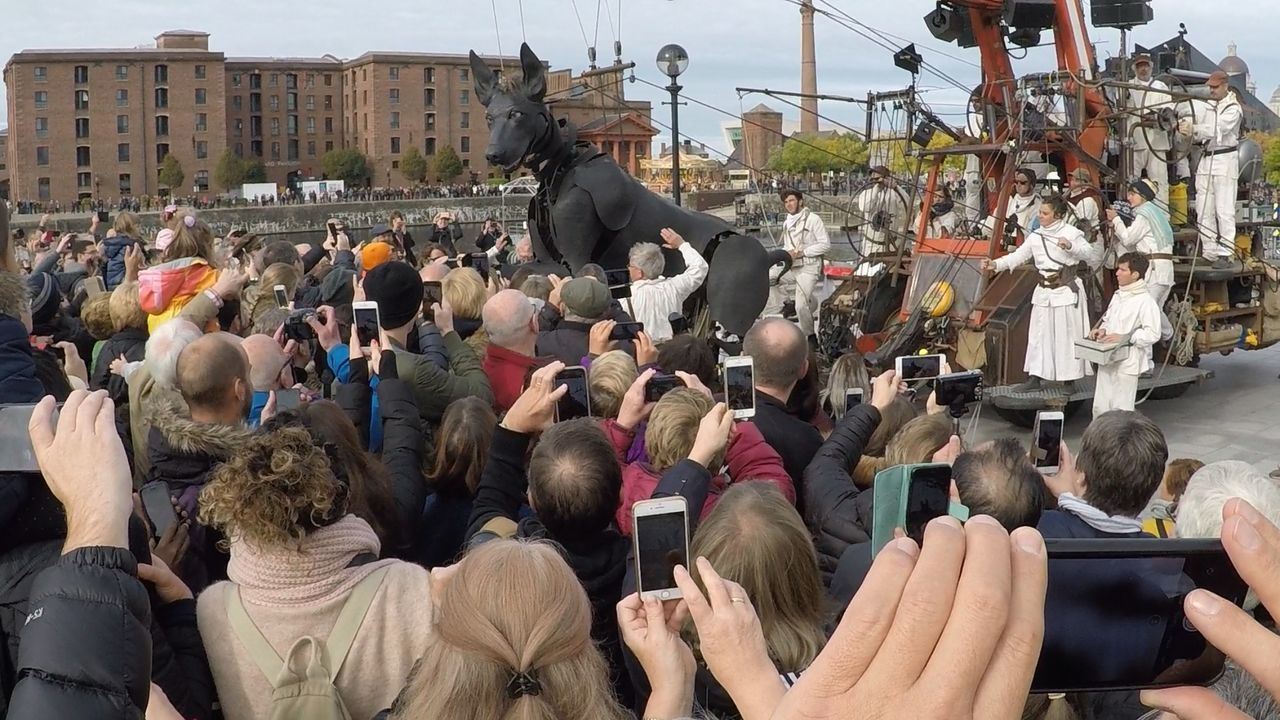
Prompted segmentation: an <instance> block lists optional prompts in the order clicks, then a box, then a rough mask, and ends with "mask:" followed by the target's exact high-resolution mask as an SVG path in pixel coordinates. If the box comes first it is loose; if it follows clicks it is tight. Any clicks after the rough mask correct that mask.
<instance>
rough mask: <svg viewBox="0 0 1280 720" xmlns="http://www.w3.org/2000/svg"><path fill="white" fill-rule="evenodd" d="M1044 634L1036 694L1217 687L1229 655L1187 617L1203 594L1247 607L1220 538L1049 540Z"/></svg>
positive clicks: (1243, 587) (1243, 589) (1033, 689)
mask: <svg viewBox="0 0 1280 720" xmlns="http://www.w3.org/2000/svg"><path fill="white" fill-rule="evenodd" d="M1045 548H1046V549H1047V551H1048V554H1049V587H1048V592H1047V594H1046V597H1045V605H1044V613H1045V634H1044V644H1043V646H1042V647H1041V650H1040V661H1039V663H1037V665H1036V674H1035V678H1034V680H1033V681H1032V683H1031V692H1035V693H1047V692H1092V691H1107V690H1135V689H1139V688H1155V687H1171V686H1176V685H1209V684H1211V683H1212V682H1213V681H1214V680H1216V679H1217V678H1218V676H1219V675H1221V674H1222V668H1223V664H1224V662H1225V657H1224V656H1223V654H1222V653H1221V652H1220V651H1218V650H1217V649H1216V648H1214V647H1213V646H1211V645H1209V643H1208V642H1206V641H1205V639H1204V636H1202V635H1201V634H1200V633H1199V632H1198V631H1196V629H1195V628H1194V627H1193V626H1192V625H1191V623H1190V622H1189V621H1188V620H1187V618H1186V615H1185V614H1184V612H1183V604H1182V603H1183V600H1184V599H1185V598H1186V596H1187V593H1189V592H1191V591H1192V590H1194V589H1196V588H1203V589H1205V590H1209V591H1211V592H1213V593H1215V594H1217V595H1219V596H1220V597H1223V598H1225V599H1226V600H1227V602H1230V603H1234V604H1236V605H1239V604H1240V603H1242V602H1244V598H1245V594H1246V593H1247V592H1248V587H1247V586H1246V585H1245V582H1244V580H1242V579H1241V578H1240V575H1239V573H1237V572H1236V570H1235V568H1234V567H1232V565H1231V560H1230V558H1228V557H1227V553H1226V551H1224V550H1223V549H1222V543H1221V542H1220V541H1218V540H1192V539H1160V540H1156V539H1141V538H1133V539H1130V538H1112V539H1046V540H1045Z"/></svg>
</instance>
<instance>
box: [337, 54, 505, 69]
mask: <svg viewBox="0 0 1280 720" xmlns="http://www.w3.org/2000/svg"><path fill="white" fill-rule="evenodd" d="M480 59H481V60H484V61H485V62H488V63H490V64H493V63H510V64H511V65H512V66H513V67H517V68H518V67H520V58H518V57H511V56H509V55H481V56H480ZM371 62H414V63H421V62H427V63H434V62H441V63H458V64H465V63H469V62H471V56H470V55H464V54H462V53H422V52H396V51H386V50H370V51H369V52H366V53H364V54H363V55H360V56H359V57H355V58H352V59H350V60H348V61H347V62H346V64H347V66H348V67H350V66H353V65H364V64H366V63H371Z"/></svg>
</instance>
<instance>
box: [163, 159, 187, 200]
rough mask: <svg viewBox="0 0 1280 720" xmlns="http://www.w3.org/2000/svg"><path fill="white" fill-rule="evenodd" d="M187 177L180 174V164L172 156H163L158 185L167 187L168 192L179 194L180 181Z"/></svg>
mask: <svg viewBox="0 0 1280 720" xmlns="http://www.w3.org/2000/svg"><path fill="white" fill-rule="evenodd" d="M185 179H187V176H186V175H185V174H184V173H183V172H182V163H180V162H178V158H176V157H174V156H172V155H165V156H164V160H162V161H161V162H160V184H161V185H164V186H167V187H168V188H169V191H170V192H181V190H182V181H183V180H185Z"/></svg>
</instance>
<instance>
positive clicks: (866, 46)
mask: <svg viewBox="0 0 1280 720" xmlns="http://www.w3.org/2000/svg"><path fill="white" fill-rule="evenodd" d="M491 2H492V5H491ZM491 2H489V1H486V0H462V1H460V0H366V1H365V2H351V1H350V0H310V1H309V2H307V3H305V4H298V3H274V2H267V3H264V2H261V0H219V2H217V3H203V4H201V3H196V4H185V5H183V7H182V10H181V11H180V12H161V8H163V7H165V6H164V5H161V4H157V3H156V2H155V1H154V0H114V1H113V2H101V0H92V1H90V0H57V1H56V2H51V1H50V0H3V6H4V9H5V13H4V22H3V30H0V57H3V58H5V59H7V58H8V57H9V56H11V55H12V54H13V53H15V52H18V51H19V50H22V49H24V48H33V47H131V46H135V45H139V44H144V43H149V42H151V41H152V38H153V37H154V36H155V35H157V34H158V33H160V32H161V31H163V30H166V29H174V28H185V29H192V30H202V31H205V32H208V33H210V34H211V35H212V37H211V38H210V46H211V49H214V50H220V51H222V52H224V53H226V54H227V55H228V56H237V55H311V56H318V55H323V54H325V53H332V54H334V55H337V56H339V57H354V56H356V55H359V54H360V53H362V52H365V51H367V50H404V51H421V52H451V53H462V52H466V51H467V50H470V49H473V48H474V49H476V50H478V51H481V52H488V53H496V52H497V50H498V41H499V38H500V39H501V49H502V50H503V51H504V53H505V54H508V55H514V54H516V53H517V51H518V49H519V44H520V41H521V38H522V35H523V36H524V37H527V39H528V41H529V43H530V44H531V46H532V47H533V49H534V51H535V52H537V53H538V54H539V56H541V57H542V59H543V60H546V61H549V62H550V63H551V65H552V67H555V68H563V67H572V68H574V69H575V70H582V69H583V68H584V67H585V65H586V46H587V43H586V42H584V40H583V35H584V34H585V35H586V37H587V39H589V40H590V39H592V38H596V40H595V41H594V42H595V44H596V46H597V47H598V48H599V57H600V60H601V61H602V62H610V61H611V60H612V56H613V51H612V46H613V40H614V36H615V32H616V29H617V27H618V14H619V9H620V10H621V39H622V41H623V56H624V58H625V59H626V60H629V61H634V62H636V63H637V65H638V67H637V75H638V76H639V77H640V78H641V79H643V80H647V81H649V82H652V83H656V84H662V85H665V84H666V78H665V77H662V76H661V75H660V74H659V73H658V71H657V69H656V67H655V64H654V57H655V55H656V53H657V50H658V48H660V47H661V46H662V45H664V44H666V43H669V42H676V43H680V44H681V45H683V46H684V47H685V48H686V49H687V50H688V52H689V55H690V58H691V60H690V64H689V69H688V71H687V72H686V73H685V75H684V76H682V78H681V83H682V84H683V85H684V86H685V93H686V95H687V96H688V97H689V99H690V100H691V101H700V102H703V103H707V104H708V105H712V106H715V107H716V108H719V109H720V110H724V111H728V112H730V113H732V114H734V115H737V114H738V113H739V112H740V110H741V109H750V108H751V107H753V106H754V105H756V104H757V103H759V102H761V101H764V102H767V103H768V104H769V105H771V106H773V107H774V108H775V109H777V110H779V111H782V112H783V113H784V114H786V116H787V117H788V118H791V119H794V118H795V117H796V116H797V114H798V113H797V111H796V109H795V108H792V107H788V106H787V105H786V104H785V103H784V102H781V101H778V100H774V99H770V98H764V97H761V96H759V95H749V96H746V97H744V98H742V99H741V101H740V100H739V98H738V95H737V93H735V92H734V88H735V87H738V86H751V87H768V88H771V89H776V90H793V91H794V90H799V84H800V66H799V62H800V61H799V51H800V19H799V11H798V8H797V6H796V5H795V3H794V0H597V2H592V1H591V0H491ZM521 2H523V6H524V7H523V11H524V22H523V24H522V22H521V19H520V3H521ZM575 2H576V4H577V10H578V11H579V12H578V13H575V8H574V3H575ZM815 2H816V5H817V7H818V9H819V10H820V11H822V10H827V11H832V7H833V6H834V7H835V8H838V9H839V10H842V11H845V12H848V13H849V14H851V15H853V16H854V17H856V18H857V19H858V20H860V21H861V22H863V23H865V24H866V25H868V26H870V27H872V28H875V29H877V30H880V31H883V32H885V33H889V34H891V35H894V36H897V37H899V38H905V39H909V40H912V41H914V42H916V44H917V47H918V49H919V50H920V52H921V53H922V54H923V55H924V58H925V60H926V61H927V62H930V63H932V64H934V65H935V66H936V67H937V68H938V69H939V70H941V71H942V72H943V73H946V74H947V75H950V76H952V77H953V78H955V79H956V80H958V81H959V82H960V83H962V84H964V85H967V86H972V85H974V84H976V83H977V80H978V70H977V65H976V63H977V58H978V54H977V51H976V49H970V50H961V49H960V48H958V47H956V46H954V45H945V44H942V43H939V42H938V41H936V40H934V39H933V38H932V36H930V35H929V32H928V30H927V29H926V28H925V26H924V23H923V21H922V17H923V16H924V15H925V14H926V13H927V12H929V11H930V10H931V9H932V8H933V6H934V2H933V1H932V0H887V1H886V0H815ZM1085 2H1086V4H1087V2H1088V0H1085ZM619 3H620V4H621V6H620V8H619ZM1271 5H1272V0H1218V1H1217V2H1213V1H1208V2H1206V1H1205V0H1152V6H1153V7H1154V9H1155V15H1156V19H1155V21H1154V22H1152V23H1151V24H1150V25H1147V26H1145V27H1143V28H1140V29H1138V31H1137V33H1136V41H1137V42H1138V43H1141V44H1144V45H1154V44H1156V43H1159V42H1163V41H1164V40H1167V39H1168V38H1170V37H1172V36H1173V35H1174V34H1175V33H1176V32H1177V29H1178V23H1179V22H1182V23H1186V25H1187V28H1188V30H1189V35H1188V39H1189V40H1190V41H1191V42H1192V43H1193V44H1195V45H1196V46H1197V47H1199V48H1200V50H1201V51H1203V52H1204V53H1205V54H1206V55H1208V56H1210V57H1211V58H1213V59H1219V58H1220V57H1222V56H1223V55H1225V54H1226V48H1227V44H1228V43H1230V42H1235V43H1237V44H1238V45H1239V47H1240V50H1239V54H1240V55H1241V56H1242V57H1243V58H1244V59H1245V60H1246V61H1248V63H1249V64H1250V66H1251V67H1252V69H1253V72H1254V79H1255V81H1256V82H1257V83H1258V86H1259V88H1260V89H1259V94H1260V95H1261V96H1262V98H1263V100H1264V101H1265V100H1267V99H1269V98H1270V96H1271V93H1272V91H1274V90H1275V88H1276V86H1277V83H1280V43H1276V42H1275V40H1274V27H1273V25H1274V23H1273V22H1272V18H1270V17H1269V16H1270V14H1271V13H1270V12H1269V11H1268V10H1267V8H1268V7H1269V6H1271ZM493 6H496V10H497V15H498V21H497V23H496V27H495V17H494V15H495V13H494V11H493ZM597 9H598V10H599V22H598V27H599V29H598V31H597V29H596V27H597V19H596V18H597ZM610 15H612V21H611V17H610ZM1086 16H1087V10H1086ZM579 17H580V18H581V23H582V26H583V27H582V28H580V27H579V20H578V18H579ZM816 28H817V57H818V88H819V91H820V92H824V93H830V94H835V95H849V96H865V94H866V92H867V91H868V90H888V89H892V88H900V87H904V86H905V85H906V84H907V83H908V82H909V76H908V75H907V74H906V73H905V72H903V71H901V70H898V69H896V68H895V67H894V66H893V62H892V57H891V56H892V53H891V52H890V51H889V50H886V49H884V48H881V47H878V46H877V45H876V44H874V43H872V42H871V41H870V40H867V39H865V38H863V37H860V36H859V35H857V34H855V33H854V32H852V31H850V30H848V29H846V28H844V27H840V26H839V25H837V24H836V23H835V22H834V21H833V20H831V19H830V18H827V17H823V16H822V15H819V16H818V18H817V20H816ZM1046 39H1047V36H1046ZM1092 39H1093V41H1094V42H1095V43H1096V44H1097V47H1098V52H1099V56H1100V58H1105V57H1107V56H1110V55H1113V54H1115V53H1116V52H1117V51H1118V44H1119V32H1118V31H1115V30H1097V31H1094V32H1093V34H1092ZM887 42H888V43H890V44H894V45H898V44H901V43H900V41H899V40H898V39H896V38H891V39H889V40H888V41H887ZM1131 42H1132V40H1131ZM942 53H947V54H948V55H952V56H955V57H956V58H961V60H956V59H952V58H951V57H947V56H944V55H943V54H942ZM1054 64H1055V63H1054V62H1053V58H1052V56H1051V55H1050V54H1048V53H1047V52H1046V50H1045V49H1040V50H1038V51H1035V52H1033V53H1032V54H1031V55H1030V56H1029V57H1028V59H1026V60H1024V61H1021V62H1016V63H1015V72H1018V73H1024V72H1035V71H1041V70H1049V69H1051V67H1052V66H1053V65H1054ZM921 86H922V87H925V88H944V89H941V90H934V91H931V92H930V93H928V94H927V95H925V98H926V99H927V100H928V101H929V102H930V103H931V104H932V105H933V107H934V109H935V110H936V111H938V112H939V113H940V114H942V115H944V116H947V114H948V113H952V115H951V116H950V119H952V120H956V117H955V115H954V113H955V112H956V111H957V110H959V106H958V105H957V104H956V103H958V102H961V101H963V98H964V95H963V94H961V93H960V92H959V91H958V90H956V89H954V87H953V86H952V85H951V83H949V82H947V81H945V80H942V79H940V78H939V77H937V76H935V75H932V74H929V73H928V72H926V73H925V74H924V76H923V77H922V78H921ZM626 92H627V95H628V97H630V98H640V99H647V100H651V101H653V102H654V120H655V121H658V122H661V123H667V122H669V120H670V115H669V113H670V110H669V108H667V107H666V106H662V105H659V104H658V103H659V102H660V101H661V100H662V99H663V97H665V95H666V94H665V93H664V92H662V91H660V90H657V89H655V88H653V87H650V86H646V85H644V84H643V83H636V84H634V85H629V86H627V88H626ZM3 99H4V88H3V87H0V107H7V105H4V104H3ZM820 112H821V113H822V114H823V115H827V116H829V117H831V118H832V119H833V120H835V121H838V122H841V123H845V124H848V125H851V126H853V127H857V128H861V127H863V126H864V124H865V115H864V114H863V112H862V110H861V109H859V108H858V107H857V106H853V105H846V104H841V103H835V102H824V103H823V104H822V106H821V109H820ZM680 117H681V123H680V124H681V130H682V134H683V135H684V136H686V137H690V138H692V139H694V140H695V141H699V142H705V143H706V144H707V145H709V146H714V147H717V148H721V149H724V148H723V140H722V135H721V130H720V124H721V122H722V121H724V120H727V119H729V118H728V116H726V115H724V114H721V113H719V112H717V111H715V110H711V109H708V108H706V107H703V106H700V105H698V104H696V103H695V102H691V103H690V104H689V105H688V106H684V107H682V108H681V116H680ZM0 120H3V118H0ZM824 124H825V123H824ZM659 129H660V130H661V131H662V133H663V135H664V136H667V135H668V134H669V131H667V130H666V129H665V128H664V127H662V126H661V125H660V126H659Z"/></svg>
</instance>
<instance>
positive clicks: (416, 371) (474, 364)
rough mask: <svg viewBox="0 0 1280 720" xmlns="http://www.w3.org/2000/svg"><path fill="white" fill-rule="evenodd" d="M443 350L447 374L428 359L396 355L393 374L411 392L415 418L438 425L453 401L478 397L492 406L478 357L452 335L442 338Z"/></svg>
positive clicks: (490, 391)
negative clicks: (447, 356) (415, 408)
mask: <svg viewBox="0 0 1280 720" xmlns="http://www.w3.org/2000/svg"><path fill="white" fill-rule="evenodd" d="M444 346H445V349H446V350H448V351H449V371H448V372H446V371H444V370H441V369H440V368H439V367H437V366H436V365H435V364H434V363H433V362H432V361H431V360H430V359H429V358H427V357H426V356H423V355H414V354H413V353H409V352H405V351H404V350H402V349H401V348H399V347H396V348H395V351H396V371H397V372H398V373H399V374H400V379H401V380H405V381H407V382H408V383H409V385H410V386H411V387H412V388H413V399H414V401H415V402H417V404H418V414H419V415H421V416H422V418H423V419H424V420H426V421H427V422H430V423H433V424H439V423H440V420H441V419H442V418H443V417H444V411H445V408H447V407H449V403H452V402H453V401H454V400H460V399H462V398H465V397H473V396H474V397H478V398H480V399H481V400H483V401H484V402H486V403H488V404H490V405H492V404H493V390H492V389H491V388H490V387H489V378H488V376H486V375H485V374H484V367H483V366H482V365H481V364H480V357H479V356H477V355H476V354H475V351H473V350H472V349H471V348H470V347H468V346H467V344H466V343H465V342H464V341H463V340H462V338H461V337H459V336H458V334H457V333H455V332H450V333H447V334H445V336H444Z"/></svg>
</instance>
